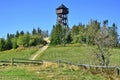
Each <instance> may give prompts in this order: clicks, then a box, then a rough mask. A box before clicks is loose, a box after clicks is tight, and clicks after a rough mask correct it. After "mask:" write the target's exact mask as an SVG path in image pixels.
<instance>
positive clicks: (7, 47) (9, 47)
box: [4, 39, 12, 50]
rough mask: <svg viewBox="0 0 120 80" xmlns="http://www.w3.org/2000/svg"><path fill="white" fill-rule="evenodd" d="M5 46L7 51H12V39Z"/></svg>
mask: <svg viewBox="0 0 120 80" xmlns="http://www.w3.org/2000/svg"><path fill="white" fill-rule="evenodd" d="M4 46H5V50H10V49H11V48H12V42H11V39H7V40H6V42H5V45H4Z"/></svg>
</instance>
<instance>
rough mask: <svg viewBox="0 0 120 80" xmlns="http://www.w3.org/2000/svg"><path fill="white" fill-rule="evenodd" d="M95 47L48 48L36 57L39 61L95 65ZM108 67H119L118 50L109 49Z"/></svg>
mask: <svg viewBox="0 0 120 80" xmlns="http://www.w3.org/2000/svg"><path fill="white" fill-rule="evenodd" d="M94 48H95V46H86V45H81V46H77V47H73V46H72V47H69V46H68V47H49V48H48V49H47V50H46V51H45V52H44V53H43V54H42V55H40V56H39V57H38V59H41V60H48V61H49V60H51V61H55V60H67V61H70V62H73V63H76V64H79V63H85V64H97V60H96V55H95V53H94ZM110 53H111V56H110V65H112V66H119V67H120V63H119V62H120V49H110Z"/></svg>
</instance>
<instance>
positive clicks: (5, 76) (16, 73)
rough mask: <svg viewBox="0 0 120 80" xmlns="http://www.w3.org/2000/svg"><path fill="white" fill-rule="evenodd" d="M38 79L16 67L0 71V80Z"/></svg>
mask: <svg viewBox="0 0 120 80" xmlns="http://www.w3.org/2000/svg"><path fill="white" fill-rule="evenodd" d="M33 79H37V80H38V77H37V76H36V75H34V74H33V73H30V72H29V71H27V70H25V69H21V68H17V67H8V68H6V69H4V70H0V80H33Z"/></svg>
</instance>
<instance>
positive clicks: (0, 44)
mask: <svg viewBox="0 0 120 80" xmlns="http://www.w3.org/2000/svg"><path fill="white" fill-rule="evenodd" d="M4 45H5V40H4V39H3V38H0V51H3V50H4Z"/></svg>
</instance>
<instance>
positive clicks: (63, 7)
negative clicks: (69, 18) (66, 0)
mask: <svg viewBox="0 0 120 80" xmlns="http://www.w3.org/2000/svg"><path fill="white" fill-rule="evenodd" d="M56 9H57V10H58V9H68V8H67V7H66V6H65V5H64V4H61V5H60V6H59V7H58V8H56Z"/></svg>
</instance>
